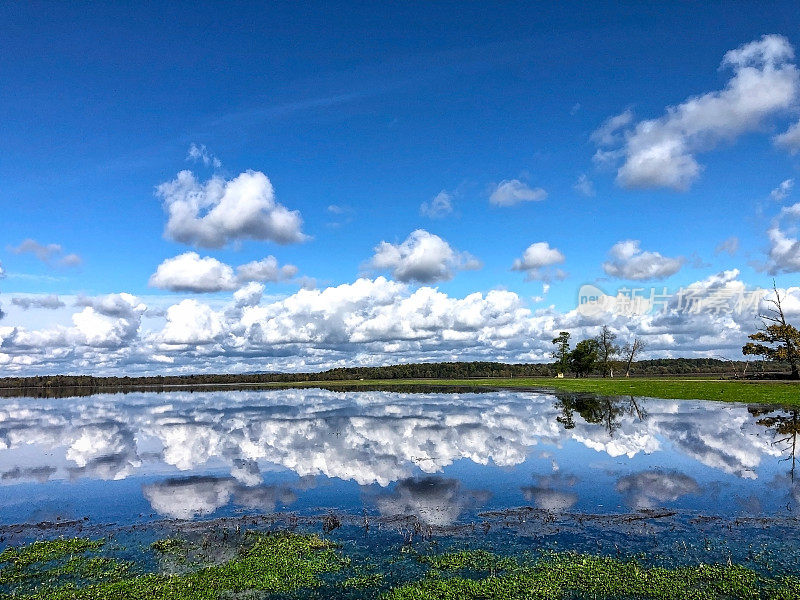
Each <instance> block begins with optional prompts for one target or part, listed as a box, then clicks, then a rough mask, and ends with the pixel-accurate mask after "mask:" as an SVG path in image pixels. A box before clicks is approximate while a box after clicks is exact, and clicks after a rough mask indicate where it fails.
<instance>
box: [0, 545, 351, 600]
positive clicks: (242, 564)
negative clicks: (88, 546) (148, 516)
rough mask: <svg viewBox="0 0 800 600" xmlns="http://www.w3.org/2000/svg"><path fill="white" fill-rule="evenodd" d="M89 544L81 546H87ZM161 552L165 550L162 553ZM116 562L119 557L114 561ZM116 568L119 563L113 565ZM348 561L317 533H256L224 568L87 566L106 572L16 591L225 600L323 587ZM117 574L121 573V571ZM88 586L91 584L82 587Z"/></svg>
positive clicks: (57, 598)
mask: <svg viewBox="0 0 800 600" xmlns="http://www.w3.org/2000/svg"><path fill="white" fill-rule="evenodd" d="M83 543H84V542H78V541H76V542H75V544H76V545H77V546H79V547H83V546H82V544H83ZM156 548H161V549H168V550H172V549H175V548H176V543H175V542H174V541H172V542H170V541H166V540H162V541H161V542H160V543H157V544H156ZM157 551H160V550H157ZM30 552H32V550H31V547H30V546H29V547H23V548H21V549H13V550H11V551H10V554H14V553H16V554H22V555H25V554H27V553H30ZM108 560H111V561H113V559H108ZM111 564H114V563H113V562H112V563H111ZM341 565H342V559H341V557H339V556H338V555H337V554H336V553H335V552H334V549H333V545H332V544H331V543H330V542H327V541H324V540H322V539H320V538H319V537H317V536H314V535H293V534H253V535H248V536H246V538H245V542H244V543H243V545H242V547H241V548H240V550H239V552H238V555H237V556H236V557H235V558H233V559H231V560H228V561H226V562H224V563H222V564H218V565H208V566H205V567H202V568H199V569H197V570H196V571H193V572H190V573H186V574H162V573H141V572H139V573H136V572H130V573H128V574H127V576H126V577H108V574H109V573H108V567H109V565H100V564H95V565H92V564H86V565H85V567H86V568H89V567H92V566H94V567H96V568H98V569H101V570H102V572H91V571H90V572H88V573H85V571H86V568H84V569H83V571H84V575H89V577H87V581H84V582H80V581H77V582H76V581H70V582H67V583H65V584H64V585H60V586H53V585H48V586H46V588H45V589H40V588H37V589H35V590H31V591H30V593H27V594H26V593H23V594H19V593H18V591H19V590H16V589H15V590H13V591H12V590H11V589H9V590H8V591H9V592H12V594H13V595H6V597H8V598H11V597H14V598H29V599H34V598H35V599H42V600H44V599H47V600H66V599H79V598H80V599H95V598H96V599H100V598H116V599H130V600H133V599H140V598H149V599H152V600H156V599H162V598H163V599H171V600H183V599H186V600H190V599H191V600H205V599H209V600H210V599H216V598H220V597H221V596H222V594H224V593H229V592H231V593H232V592H244V591H247V590H259V591H263V592H288V591H292V590H297V589H300V588H314V587H319V586H320V585H322V581H321V580H320V579H319V578H318V575H319V574H320V573H323V572H335V571H337V570H339V569H340V568H341ZM113 574H119V572H118V571H115V572H114V573H113ZM60 575H61V573H60V572H58V571H55V570H48V569H46V568H43V569H41V570H40V571H39V573H38V578H39V579H41V580H43V581H44V580H48V579H49V580H53V579H55V580H56V581H57V580H59V578H60ZM82 583H85V585H82Z"/></svg>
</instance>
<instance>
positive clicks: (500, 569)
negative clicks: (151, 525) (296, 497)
mask: <svg viewBox="0 0 800 600" xmlns="http://www.w3.org/2000/svg"><path fill="white" fill-rule="evenodd" d="M236 543H237V544H238V547H237V548H236V552H235V555H234V557H233V558H230V559H227V560H224V561H221V562H219V563H216V564H206V565H198V566H196V568H195V570H193V571H191V572H187V573H182V574H169V573H163V572H146V571H144V570H142V568H141V567H138V568H135V567H133V566H132V565H131V564H130V563H125V562H122V561H118V560H116V559H114V558H113V557H110V556H102V555H97V552H98V551H100V550H101V548H102V546H103V541H102V540H86V539H81V538H76V539H73V540H54V541H53V542H37V543H35V544H31V545H28V546H23V547H20V548H8V549H6V550H5V551H4V552H3V553H2V554H1V555H0V556H3V557H5V559H4V565H5V566H4V567H3V573H4V574H5V575H8V574H9V573H11V572H15V573H21V572H26V573H27V574H28V577H29V578H28V579H27V580H26V579H25V578H17V579H14V578H6V579H4V580H3V582H2V584H0V589H2V590H3V592H4V593H3V594H2V596H0V597H2V598H3V599H9V600H10V599H12V598H14V599H26V600H45V599H47V600H51V599H52V600H67V599H70V600H77V599H86V600H89V599H97V600H99V599H105V598H115V599H121V600H126V599H130V600H133V599H141V598H147V599H150V600H161V599H164V600H167V599H169V600H216V599H222V598H235V597H236V598H238V597H242V598H244V597H246V598H256V597H258V598H269V597H271V596H272V595H274V594H279V595H280V594H287V593H299V594H300V595H301V596H303V595H304V594H305V595H310V597H331V598H332V597H339V596H340V595H346V596H347V597H348V598H380V599H381V600H412V599H413V600H433V599H437V600H450V599H453V600H455V599H458V600H470V599H475V600H477V599H484V600H485V599H494V598H496V599H503V600H513V599H520V600H523V599H524V600H537V599H539V600H567V599H577V598H583V599H586V600H589V599H595V600H600V599H606V600H612V599H618V598H626V599H639V598H641V599H643V600H644V599H653V600H701V599H702V600H723V599H742V600H745V599H747V600H750V599H753V600H756V599H758V600H762V599H763V600H768V599H769V600H789V599H797V598H800V577H798V576H797V575H790V576H781V577H772V576H768V575H765V574H759V573H757V572H756V571H754V570H752V569H749V568H746V567H744V566H739V565H692V566H681V567H671V568H667V567H659V566H652V565H649V564H645V563H644V562H642V561H641V560H634V559H624V560H623V559H617V558H611V557H607V556H595V555H586V554H576V553H567V552H564V553H545V554H542V555H537V556H535V557H534V556H532V555H525V556H523V557H519V558H517V557H511V556H502V555H498V554H494V553H492V552H489V551H486V550H482V549H470V550H456V551H451V552H444V553H438V554H434V553H431V554H419V553H417V552H415V551H413V550H411V551H403V552H398V553H397V554H394V555H390V556H386V557H384V560H385V563H383V566H384V567H387V569H388V570H387V571H385V572H381V570H380V566H381V565H375V564H373V559H374V557H369V558H362V559H353V558H350V557H348V556H347V555H346V554H345V552H344V551H343V550H342V549H341V548H340V547H338V546H336V545H334V544H332V543H331V542H329V541H326V540H323V539H322V538H320V537H318V536H316V535H307V534H297V533H248V534H246V535H244V536H242V537H241V538H239V539H238V540H237V542H236ZM187 547H188V546H187V544H186V543H185V542H184V541H183V540H181V539H180V538H166V539H163V540H159V541H158V542H155V543H154V544H152V545H151V547H150V551H152V552H155V553H158V554H164V553H171V552H177V553H181V552H183V551H184V550H185V549H186V548H187ZM405 549H406V550H408V547H405ZM15 559H16V560H17V562H14V560H15ZM411 564H417V565H421V566H422V570H421V571H413V570H411V569H409V570H408V571H406V572H403V571H402V570H403V568H404V567H408V566H410V565H411ZM398 565H399V566H400V567H401V572H403V573H404V574H403V575H401V576H400V577H399V579H398V576H397V572H398V571H397V567H398ZM392 570H394V574H393V575H392V574H390V572H391V571H392ZM412 571H413V572H414V573H415V574H414V575H413V578H412V580H411V581H409V578H408V576H407V575H406V573H408V574H410V573H411V572H412ZM337 590H338V591H337ZM293 597H294V596H293Z"/></svg>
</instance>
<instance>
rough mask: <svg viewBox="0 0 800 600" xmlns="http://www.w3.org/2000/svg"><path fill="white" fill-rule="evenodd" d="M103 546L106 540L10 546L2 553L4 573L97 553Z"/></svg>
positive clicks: (69, 539)
mask: <svg viewBox="0 0 800 600" xmlns="http://www.w3.org/2000/svg"><path fill="white" fill-rule="evenodd" d="M103 544H105V540H89V539H85V538H66V539H65V538H58V539H55V540H46V541H38V542H34V543H32V544H29V545H27V546H22V547H19V548H16V547H13V546H9V547H8V548H6V549H5V550H3V552H2V553H0V564H2V565H3V571H5V570H7V568H8V567H9V566H12V567H13V568H14V569H23V568H25V567H27V566H29V565H32V564H34V563H43V562H49V561H51V560H58V559H60V558H66V557H70V556H74V555H76V554H83V553H84V552H90V551H97V550H99V549H100V548H102V547H103Z"/></svg>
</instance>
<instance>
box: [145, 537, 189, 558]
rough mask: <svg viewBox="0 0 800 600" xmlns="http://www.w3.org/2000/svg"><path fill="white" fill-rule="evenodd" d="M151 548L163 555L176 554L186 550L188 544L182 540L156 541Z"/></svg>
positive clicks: (165, 539)
mask: <svg viewBox="0 0 800 600" xmlns="http://www.w3.org/2000/svg"><path fill="white" fill-rule="evenodd" d="M150 547H151V548H152V549H153V550H155V551H156V552H159V553H161V554H176V553H180V552H183V551H185V550H186V542H185V541H184V540H182V539H180V538H164V539H163V540H156V541H155V542H153V543H152V544H150Z"/></svg>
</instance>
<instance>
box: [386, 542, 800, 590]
mask: <svg viewBox="0 0 800 600" xmlns="http://www.w3.org/2000/svg"><path fill="white" fill-rule="evenodd" d="M487 560H490V559H489V558H488V557H486V556H484V555H482V554H475V553H458V554H456V555H443V556H440V557H437V558H435V559H434V563H435V564H443V565H446V566H450V567H455V568H461V567H469V566H470V565H472V564H478V565H481V564H486V563H487ZM498 560H499V559H498ZM476 561H477V562H476ZM504 565H505V566H506V567H507V568H508V572H507V573H504V574H501V575H497V576H489V577H483V578H480V579H472V578H466V577H461V576H456V577H443V576H442V574H441V573H440V572H433V573H432V576H430V575H431V574H429V577H427V578H425V579H422V580H421V581H418V582H415V583H411V584H406V585H402V586H399V587H396V588H394V589H393V590H391V591H390V592H388V593H387V594H386V595H385V596H384V600H411V599H414V600H429V599H430V600H433V599H438V600H449V599H454V600H455V599H459V600H470V599H476V600H477V599H479V598H481V599H485V598H498V599H500V598H502V599H506V600H514V599H520V600H528V599H530V600H533V599H542V600H562V599H568V598H586V599H589V598H592V599H607V600H612V599H617V598H642V599H645V598H648V599H649V598H652V599H654V600H695V599H696V600H701V599H702V600H715V599H719V600H722V599H730V598H741V599H745V598H748V599H749V598H753V599H761V598H764V599H767V598H769V599H773V600H783V599H788V598H798V597H799V596H798V595H799V594H800V578H795V577H791V578H784V579H771V578H763V577H760V576H758V575H757V574H756V573H755V571H752V570H750V569H746V568H744V567H740V566H736V565H730V566H727V565H726V566H723V565H698V566H695V567H679V568H675V569H666V568H659V567H650V568H647V567H644V566H642V565H640V564H639V563H638V562H636V561H624V560H619V559H615V558H609V557H603V556H588V555H580V554H570V553H566V554H551V555H548V556H545V557H544V558H542V559H540V560H537V561H535V562H534V563H532V564H530V565H527V564H526V565H521V564H517V563H512V562H510V561H506V562H505V563H504Z"/></svg>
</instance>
